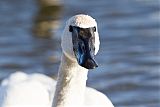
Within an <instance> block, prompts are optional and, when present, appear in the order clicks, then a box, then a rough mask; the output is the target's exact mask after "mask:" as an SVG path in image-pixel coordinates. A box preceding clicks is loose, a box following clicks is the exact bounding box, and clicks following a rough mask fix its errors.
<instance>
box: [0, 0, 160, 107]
mask: <svg viewBox="0 0 160 107" xmlns="http://www.w3.org/2000/svg"><path fill="white" fill-rule="evenodd" d="M42 4H43V5H42ZM42 4H39V3H38V1H35V0H23V1H22V0H14V2H11V1H10V0H1V1H0V80H2V79H3V78H5V77H7V76H8V75H9V74H10V73H13V72H15V71H24V72H27V73H33V72H40V73H44V74H46V75H49V76H52V77H56V75H57V71H58V65H59V62H60V53H61V49H60V36H61V32H62V30H63V28H64V23H65V21H66V20H67V19H68V18H69V17H71V16H73V15H75V14H79V13H85V14H89V15H91V16H93V17H94V18H95V19H96V20H97V22H98V28H99V33H100V40H101V47H100V52H99V54H98V55H97V56H96V59H97V60H98V62H99V68H97V69H95V70H93V71H91V72H89V79H88V83H87V84H88V86H91V87H94V88H96V89H97V90H99V91H102V92H103V93H105V94H106V95H107V96H108V97H109V98H110V99H111V100H112V102H113V104H114V105H115V106H116V107H159V106H160V83H159V81H160V51H159V49H160V48H159V45H160V44H159V42H160V41H159V40H160V37H159V36H160V6H159V4H160V1H159V0H119V1H118V0H99V1H98V0H92V1H89V0H88V1H86V0H70V1H62V2H60V4H55V3H53V4H52V5H51V6H50V7H49V8H47V9H48V10H51V11H49V12H48V10H47V9H46V10H45V9H44V7H46V5H44V3H42ZM43 11H44V12H43ZM45 11H47V12H45ZM39 23H40V24H42V25H43V24H44V25H45V28H49V30H47V31H46V30H45V28H43V27H42V28H41V27H40V28H39V27H37V26H38V24H39ZM46 23H54V24H53V26H49V27H48V26H46ZM41 29H42V30H41ZM39 30H40V31H39ZM48 32H50V33H48ZM50 35H52V36H50ZM42 36H44V37H42ZM45 36H46V37H45Z"/></svg>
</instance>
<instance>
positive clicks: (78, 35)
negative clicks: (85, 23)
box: [69, 25, 98, 69]
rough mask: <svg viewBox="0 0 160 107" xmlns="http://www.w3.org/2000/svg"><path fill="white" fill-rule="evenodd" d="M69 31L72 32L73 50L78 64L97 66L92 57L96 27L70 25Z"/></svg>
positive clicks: (86, 66) (92, 67)
mask: <svg viewBox="0 0 160 107" xmlns="http://www.w3.org/2000/svg"><path fill="white" fill-rule="evenodd" d="M69 31H70V32H72V43H73V51H74V54H75V56H76V58H77V62H78V64H79V65H80V66H82V67H84V68H87V69H94V68H96V67H98V64H97V62H96V61H95V58H94V53H95V45H94V44H95V35H94V32H95V31H96V27H90V28H80V27H76V26H71V25H70V26H69Z"/></svg>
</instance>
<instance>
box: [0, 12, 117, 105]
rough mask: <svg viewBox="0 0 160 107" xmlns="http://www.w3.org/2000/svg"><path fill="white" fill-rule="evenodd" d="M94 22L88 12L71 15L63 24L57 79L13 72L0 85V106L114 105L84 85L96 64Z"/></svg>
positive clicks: (96, 36)
mask: <svg viewBox="0 0 160 107" xmlns="http://www.w3.org/2000/svg"><path fill="white" fill-rule="evenodd" d="M99 45H100V41H99V35H98V29H97V23H96V21H95V19H94V18H92V17H91V16H89V15H84V14H79V15H75V16H73V17H71V18H70V19H69V20H68V21H67V22H66V26H65V28H64V31H63V34H62V38H61V47H62V56H61V63H60V67H59V72H58V79H57V81H55V80H53V79H52V78H50V77H48V76H45V75H43V74H38V73H35V74H26V73H23V72H15V73H13V74H11V75H10V76H9V77H8V78H6V79H4V80H3V81H2V83H1V86H0V107H114V106H113V104H112V103H111V101H110V100H109V99H108V98H107V96H105V95H104V94H103V93H101V92H99V91H97V90H95V89H93V88H89V87H87V86H86V81H87V74H88V70H89V69H94V68H96V67H98V64H97V62H96V60H95V55H96V54H97V52H98V50H99Z"/></svg>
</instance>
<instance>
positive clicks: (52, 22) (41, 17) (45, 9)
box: [33, 0, 62, 38]
mask: <svg viewBox="0 0 160 107" xmlns="http://www.w3.org/2000/svg"><path fill="white" fill-rule="evenodd" d="M37 1H38V4H39V5H38V6H39V10H38V14H37V15H36V19H35V22H34V26H33V33H34V35H36V36H39V37H45V38H48V37H51V36H52V34H53V33H52V30H53V29H54V30H56V28H58V25H59V21H58V20H59V18H60V13H61V10H62V6H61V5H60V2H59V1H57V0H37Z"/></svg>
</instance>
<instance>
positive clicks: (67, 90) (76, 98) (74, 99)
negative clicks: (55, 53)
mask: <svg viewBox="0 0 160 107" xmlns="http://www.w3.org/2000/svg"><path fill="white" fill-rule="evenodd" d="M87 74H88V70H87V69H85V68H83V67H81V66H79V65H78V63H77V62H76V61H72V60H70V59H69V58H68V57H66V56H65V55H64V54H63V55H62V58H61V64H60V67H59V73H58V80H57V86H56V91H55V96H54V100H53V107H76V106H77V105H78V106H81V105H82V104H83V101H84V93H85V88H86V80H87Z"/></svg>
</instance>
